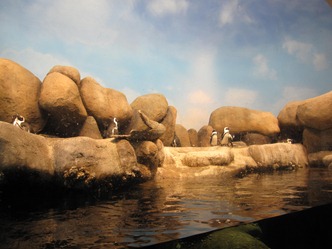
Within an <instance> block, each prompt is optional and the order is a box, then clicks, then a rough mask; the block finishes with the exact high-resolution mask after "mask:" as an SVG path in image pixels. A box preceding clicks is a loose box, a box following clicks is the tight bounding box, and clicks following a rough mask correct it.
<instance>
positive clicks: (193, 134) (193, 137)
mask: <svg viewBox="0 0 332 249" xmlns="http://www.w3.org/2000/svg"><path fill="white" fill-rule="evenodd" d="M188 135H189V140H190V145H191V147H197V146H198V133H197V131H196V130H195V129H192V128H191V129H189V130H188Z"/></svg>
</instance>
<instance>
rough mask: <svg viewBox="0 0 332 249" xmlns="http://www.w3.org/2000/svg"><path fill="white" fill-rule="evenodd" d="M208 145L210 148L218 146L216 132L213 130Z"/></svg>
mask: <svg viewBox="0 0 332 249" xmlns="http://www.w3.org/2000/svg"><path fill="white" fill-rule="evenodd" d="M210 144H211V146H217V145H218V132H217V131H216V130H213V131H212V133H211V137H210Z"/></svg>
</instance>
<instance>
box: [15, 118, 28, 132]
mask: <svg viewBox="0 0 332 249" xmlns="http://www.w3.org/2000/svg"><path fill="white" fill-rule="evenodd" d="M13 125H14V126H16V127H18V128H20V129H21V130H24V131H27V132H29V133H30V132H31V129H30V125H29V124H28V123H27V122H25V118H24V117H23V116H21V115H19V114H15V115H14V116H13Z"/></svg>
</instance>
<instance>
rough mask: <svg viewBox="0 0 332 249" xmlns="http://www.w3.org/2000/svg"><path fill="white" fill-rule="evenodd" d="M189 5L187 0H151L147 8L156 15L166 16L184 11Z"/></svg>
mask: <svg viewBox="0 0 332 249" xmlns="http://www.w3.org/2000/svg"><path fill="white" fill-rule="evenodd" d="M188 6H189V3H188V1H187V0H150V1H149V2H148V4H147V9H148V10H149V12H150V13H151V14H153V15H155V16H164V15H167V14H179V13H184V12H186V10H187V9H188Z"/></svg>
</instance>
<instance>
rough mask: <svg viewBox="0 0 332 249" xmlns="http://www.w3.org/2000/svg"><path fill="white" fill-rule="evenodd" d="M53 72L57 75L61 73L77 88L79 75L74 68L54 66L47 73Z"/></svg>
mask: <svg viewBox="0 0 332 249" xmlns="http://www.w3.org/2000/svg"><path fill="white" fill-rule="evenodd" d="M53 72H58V73H61V74H63V75H66V76H67V77H68V78H70V79H72V80H73V81H74V82H75V83H76V85H77V86H79V85H80V82H81V74H80V72H79V71H78V70H77V69H76V68H74V67H71V66H61V65H56V66H54V67H52V68H51V70H50V71H49V72H48V73H49V74H50V73H53Z"/></svg>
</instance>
